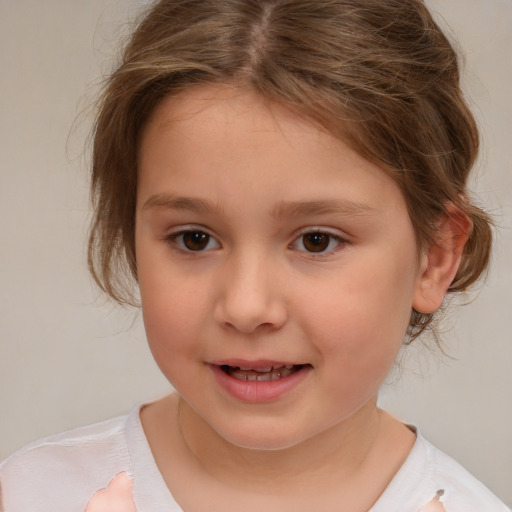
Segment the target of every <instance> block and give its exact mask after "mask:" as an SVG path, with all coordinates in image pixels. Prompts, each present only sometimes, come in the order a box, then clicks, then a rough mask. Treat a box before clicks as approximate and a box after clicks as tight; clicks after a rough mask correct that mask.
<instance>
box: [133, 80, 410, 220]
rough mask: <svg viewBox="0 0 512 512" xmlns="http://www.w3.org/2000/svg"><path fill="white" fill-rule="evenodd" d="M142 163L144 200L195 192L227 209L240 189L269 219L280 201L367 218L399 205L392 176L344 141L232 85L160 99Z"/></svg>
mask: <svg viewBox="0 0 512 512" xmlns="http://www.w3.org/2000/svg"><path fill="white" fill-rule="evenodd" d="M138 156H139V161H138V168H139V191H138V192H139V193H138V195H139V199H141V196H144V197H145V199H144V201H147V200H148V198H149V197H150V196H154V195H155V194H167V195H174V196H176V195H179V196H187V197H188V196H190V195H191V190H192V191H193V192H194V195H196V196H198V198H199V199H201V197H200V196H201V195H203V196H205V197H208V198H210V199H211V200H213V201H215V202H217V203H226V202H234V201H235V200H236V198H235V197H233V193H234V192H237V194H240V192H241V191H242V190H243V189H248V190H250V191H251V192H252V195H253V196H255V197H258V196H260V197H261V198H262V199H264V200H265V202H266V203H268V205H269V209H271V211H272V212H275V211H277V210H279V208H280V207H279V205H278V204H277V200H278V199H279V200H280V201H285V202H286V201H288V202H300V201H307V202H309V203H311V202H317V203H318V201H325V200H328V201H329V202H330V203H331V204H334V203H335V202H337V201H338V202H339V201H342V202H344V203H345V204H346V205H348V204H349V203H352V204H353V205H354V204H358V205H360V206H362V207H364V209H366V210H367V211H369V210H372V209H378V208H381V207H384V206H385V205H386V203H387V202H388V201H391V202H394V203H396V201H398V202H401V200H402V198H401V192H400V191H399V190H398V187H397V185H396V183H395V182H394V181H393V180H392V179H391V178H390V177H389V176H388V175H387V173H385V172H384V171H383V170H382V169H381V168H379V167H378V166H376V165H375V164H373V163H371V162H369V161H368V160H366V159H364V158H363V157H362V156H361V155H359V154H358V153H357V152H355V151H354V150H352V149H351V148H350V147H349V146H348V145H347V144H346V143H344V141H343V140H341V139H339V138H337V137H334V136H333V135H331V134H330V133H328V132H327V131H326V130H323V129H320V128H319V127H317V126H315V125H314V124H313V123H311V122H309V121H308V120H305V119H304V118H302V117H299V116H298V115H297V114H295V113H293V112H292V111H291V110H289V109H287V108H285V107H284V106H282V105H280V104H277V103H272V102H269V101H267V100H265V99H264V98H262V97H261V96H260V95H259V94H257V93H255V92H252V91H248V90H247V89H238V88H236V87H233V86H227V85H223V86H218V85H215V86H207V87H206V86H201V87H196V88H193V89H190V90H187V91H185V92H182V93H181V94H179V95H177V96H174V97H169V98H166V99H165V100H163V101H162V102H161V103H160V104H159V105H158V106H157V108H156V109H155V111H154V112H153V114H152V116H151V117H150V119H149V121H148V122H147V124H146V126H145V128H144V130H143V133H142V136H141V141H140V146H139V155H138ZM333 186H335V187H336V188H335V189H333ZM186 189H187V190H186ZM182 192H183V193H182ZM272 199H275V201H276V203H275V204H273V205H272V206H271V205H270V202H271V201H272ZM370 199H371V202H372V203H373V204H370ZM138 202H139V201H138ZM156 202H158V201H156ZM160 202H161V201H160ZM270 206H271V208H270ZM290 211H291V210H290ZM304 211H305V210H304Z"/></svg>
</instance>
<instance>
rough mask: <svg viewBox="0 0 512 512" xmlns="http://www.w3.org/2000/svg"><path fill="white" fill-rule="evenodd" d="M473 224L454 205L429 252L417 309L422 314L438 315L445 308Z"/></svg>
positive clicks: (422, 270) (419, 285)
mask: <svg viewBox="0 0 512 512" xmlns="http://www.w3.org/2000/svg"><path fill="white" fill-rule="evenodd" d="M472 228H473V223H472V222H471V219H470V218H469V217H468V216H467V215H466V213H464V212H463V211H462V210H461V209H460V208H457V207H456V206H454V205H450V206H449V207H448V208H447V209H446V215H445V217H444V218H443V219H442V220H441V222H440V223H439V225H438V229H437V233H436V235H435V240H434V243H433V244H432V245H431V246H430V247H428V248H427V249H425V252H424V253H423V254H422V257H421V265H420V272H419V278H418V283H417V286H416V292H415V296H414V302H413V308H414V309H415V310H416V311H418V312H419V313H426V314H429V313H434V312H435V311H436V310H437V309H438V308H439V307H440V306H441V304H442V302H443V299H444V297H445V295H446V292H447V291H448V288H449V287H450V285H451V284H452V282H453V280H454V278H455V275H456V274H457V270H458V268H459V265H460V262H461V258H462V253H463V251H464V246H465V245H466V242H467V240H468V238H469V235H470V234H471V230H472Z"/></svg>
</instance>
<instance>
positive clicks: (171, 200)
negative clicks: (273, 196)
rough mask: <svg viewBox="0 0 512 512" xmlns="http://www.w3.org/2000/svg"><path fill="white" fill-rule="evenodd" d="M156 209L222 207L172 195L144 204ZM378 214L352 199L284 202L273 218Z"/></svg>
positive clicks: (211, 209)
mask: <svg viewBox="0 0 512 512" xmlns="http://www.w3.org/2000/svg"><path fill="white" fill-rule="evenodd" d="M154 207H162V208H168V209H171V210H187V211H191V212H194V213H203V214H209V213H219V212H221V211H222V209H223V208H222V205H221V204H217V203H210V202H209V201H206V200H204V199H200V198H196V197H186V196H174V195H172V194H154V195H152V196H150V197H149V198H148V199H147V201H146V202H145V203H144V205H143V207H142V209H143V210H147V209H150V208H154ZM375 213H377V210H375V208H372V207H371V206H369V205H367V204H366V203H362V202H357V201H353V200H350V199H320V200H313V201H283V202H281V203H279V204H278V205H277V206H276V207H275V208H274V209H273V210H272V212H271V215H272V217H274V218H276V219H279V218H282V217H293V216H297V217H307V216H311V215H329V214H343V215H370V214H375Z"/></svg>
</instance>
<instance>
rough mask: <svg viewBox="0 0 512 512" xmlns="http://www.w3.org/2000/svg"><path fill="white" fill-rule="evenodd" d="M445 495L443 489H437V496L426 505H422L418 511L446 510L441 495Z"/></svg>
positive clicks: (444, 511)
mask: <svg viewBox="0 0 512 512" xmlns="http://www.w3.org/2000/svg"><path fill="white" fill-rule="evenodd" d="M443 495H444V491H443V490H439V491H437V494H436V496H435V498H433V499H431V500H430V501H429V502H428V503H427V504H426V505H425V506H424V507H421V508H420V510H419V511H418V512H446V509H445V508H444V506H443V504H442V503H441V496H443Z"/></svg>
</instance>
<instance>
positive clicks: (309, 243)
mask: <svg viewBox="0 0 512 512" xmlns="http://www.w3.org/2000/svg"><path fill="white" fill-rule="evenodd" d="M303 243H304V247H305V248H306V249H307V250H308V251H310V252H322V251H325V249H327V247H328V246H329V235H326V234H324V233H309V234H307V235H304V237H303Z"/></svg>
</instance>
